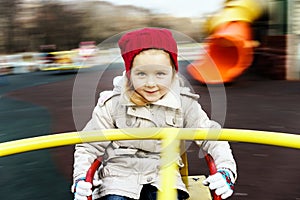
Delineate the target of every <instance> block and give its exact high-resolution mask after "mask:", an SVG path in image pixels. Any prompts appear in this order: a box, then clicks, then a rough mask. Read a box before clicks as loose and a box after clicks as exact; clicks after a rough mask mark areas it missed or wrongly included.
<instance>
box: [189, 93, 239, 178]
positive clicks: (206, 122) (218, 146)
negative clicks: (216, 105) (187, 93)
mask: <svg viewBox="0 0 300 200" xmlns="http://www.w3.org/2000/svg"><path fill="white" fill-rule="evenodd" d="M187 102H189V103H187V104H186V105H187V106H186V108H185V112H184V113H185V116H184V118H185V119H187V120H185V128H212V129H217V130H218V129H221V126H220V125H219V124H218V123H217V122H215V121H213V120H210V119H209V117H208V116H207V114H206V113H205V112H204V110H203V109H202V108H201V105H200V104H199V103H198V101H196V100H195V99H191V98H190V99H189V100H188V101H187ZM196 144H197V145H198V146H200V147H201V148H202V149H203V150H204V151H206V152H207V153H209V154H210V155H211V156H212V157H213V159H214V161H215V164H216V167H217V169H221V168H227V169H230V170H231V171H232V173H233V175H234V177H235V179H236V177H237V169H236V162H235V159H234V157H233V154H232V150H231V148H230V145H229V143H228V142H227V141H208V140H205V141H196Z"/></svg>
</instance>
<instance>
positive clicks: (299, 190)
mask: <svg viewBox="0 0 300 200" xmlns="http://www.w3.org/2000/svg"><path fill="white" fill-rule="evenodd" d="M236 2H239V3H241V4H239V5H236ZM253 2H254V4H252V3H253ZM237 4H238V3H237ZM252 5H254V6H256V7H255V8H257V9H251V8H253V7H252ZM232 8H234V11H236V9H235V8H238V9H237V10H238V11H237V12H233V11H232ZM225 10H226V11H228V13H230V14H228V13H227V12H225ZM232 13H233V14H232ZM299 19H300V1H298V0H293V1H289V0H266V1H263V0H252V1H251V0H240V1H230V0H212V1H211V2H205V3H204V1H188V0H185V1H177V0H176V1H175V0H173V1H158V0H153V1H149V0H148V1H146V0H145V1H143V0H138V1H133V0H132V1H125V0H124V1H120V0H119V1H113V0H110V1H100V0H99V1H96V0H94V1H90V0H86V1H76V0H64V1H63V0H61V1H59V0H0V97H1V98H0V101H1V103H0V142H7V141H11V140H16V139H21V138H29V137H34V136H41V135H48V134H54V133H62V132H69V131H75V130H78V129H80V128H82V126H84V124H85V123H86V122H87V121H88V119H89V117H90V114H91V112H92V109H93V107H94V104H95V102H96V99H97V96H98V93H99V92H100V91H102V90H107V89H111V88H112V79H113V77H114V76H116V75H119V74H121V73H122V71H123V64H122V60H121V58H120V55H119V51H118V49H117V48H116V44H111V42H112V41H111V40H107V39H108V38H110V37H112V36H116V37H118V36H117V35H118V34H120V33H122V32H124V31H127V30H130V29H135V28H141V27H149V26H150V27H164V28H169V29H172V30H175V31H177V32H178V33H181V34H183V35H185V36H186V37H183V39H182V40H180V41H179V56H180V59H179V60H180V61H179V64H180V66H181V67H180V73H182V74H183V75H184V76H185V78H186V79H187V80H188V81H189V82H190V84H191V85H192V86H193V88H194V90H195V92H197V93H199V94H200V95H201V99H200V103H201V104H202V106H203V108H204V109H205V110H206V111H207V112H208V114H209V115H210V114H211V109H212V108H211V99H210V93H209V91H208V90H209V88H208V87H210V86H211V85H210V86H208V84H206V83H207V82H206V81H210V80H209V79H205V80H204V81H203V79H202V78H201V77H199V76H198V75H199V74H198V75H197V73H199V71H198V72H197V70H200V69H201V66H200V64H199V62H197V61H202V60H204V58H203V49H204V48H206V46H205V45H207V44H209V41H210V40H212V39H218V38H217V37H216V34H215V33H216V32H218V31H219V30H220V29H219V25H220V24H221V25H223V24H224V23H228V22H229V23H231V22H236V21H238V22H239V21H242V22H246V23H247V24H248V25H249V27H250V29H249V30H250V31H251V36H250V37H248V38H246V39H243V40H241V41H242V43H241V42H238V44H243V45H242V48H241V49H240V46H238V47H237V50H236V51H238V52H239V51H240V50H241V52H244V51H243V50H244V49H247V51H246V52H248V50H249V49H250V53H251V59H248V60H247V62H246V61H245V62H242V63H241V66H242V67H243V69H242V70H241V71H240V72H239V73H238V74H237V75H235V76H230V77H229V79H225V78H227V77H221V78H220V79H218V81H217V82H216V83H217V84H216V85H214V83H213V86H212V87H214V88H218V87H219V84H220V83H222V86H224V87H225V89H226V98H227V102H226V103H227V105H226V107H227V113H226V119H225V122H224V127H225V128H241V129H254V130H265V131H276V132H286V133H294V134H299V129H300V125H299V121H300V106H299V102H300V82H299V80H300V46H299V44H300V20H299ZM240 33H241V31H239V30H238V29H237V30H234V31H232V32H231V34H232V35H237V37H238V38H239V37H240ZM187 38H188V39H187ZM216 41H217V44H218V45H220V44H221V45H223V44H224V43H223V42H224V40H222V41H221V40H216ZM239 41H240V40H239ZM114 42H115V41H114ZM99 44H101V45H100V46H99ZM226 44H228V43H226ZM218 45H216V46H218ZM212 46H213V45H211V47H212ZM213 47H215V46H213ZM212 49H213V48H212ZM214 49H218V48H214ZM228 50H229V49H227V50H225V49H222V51H221V54H224V52H228ZM208 52H210V53H211V57H212V58H214V55H216V58H217V59H220V60H221V59H222V58H221V56H220V54H219V53H216V54H213V53H212V51H208ZM250 53H249V54H250ZM234 55H236V54H234ZM237 55H238V56H237V60H238V61H236V62H240V60H242V59H243V58H244V57H243V56H240V54H237ZM241 55H242V54H241ZM229 57H230V58H232V57H231V56H229ZM112 59H113V62H112ZM224 62H225V61H224ZM193 63H194V66H195V69H196V72H195V73H196V75H195V74H194V73H193V72H191V70H189V69H191V68H189V66H190V65H193ZM221 63H222V62H221ZM198 67H199V68H198ZM238 67H239V66H238ZM200 71H201V70H200ZM231 71H232V70H231ZM224 73H226V72H224ZM79 74H80V80H81V81H82V83H83V84H82V85H81V87H80V88H79V90H80V95H82V97H83V96H87V95H90V93H93V92H94V91H93V90H94V84H95V83H94V82H93V81H92V80H97V81H99V82H97V88H96V92H94V94H93V95H94V96H93V97H92V98H93V99H94V101H92V102H88V101H85V100H84V98H82V99H80V101H79V105H76V106H77V109H78V110H79V112H80V111H82V110H84V111H85V112H82V113H81V123H79V125H78V124H76V123H77V122H76V123H75V122H74V118H73V117H74V116H73V114H74V113H73V109H74V104H73V103H74V102H73V101H74V99H73V98H74V94H73V90H74V85H75V81H76V76H78V75H79ZM99 74H101V79H100V80H98V79H97V77H98V76H99ZM200 74H201V73H200ZM210 83H211V82H210ZM223 83H224V84H225V85H223ZM77 89H78V88H77ZM78 126H79V127H78ZM231 145H232V148H233V151H234V155H235V157H236V160H237V163H238V168H239V179H238V182H237V185H236V192H235V194H234V195H233V196H232V197H231V198H230V199H282V200H283V199H284V200H285V199H294V200H295V199H300V184H299V180H300V173H299V167H298V166H299V164H300V161H299V160H300V159H299V158H300V152H299V150H296V149H290V148H282V147H274V146H267V145H258V144H245V143H238V142H232V143H231ZM73 148H74V147H73V146H66V147H58V148H51V149H44V150H38V151H32V152H27V153H21V154H17V155H11V156H6V157H1V158H0V177H1V179H0V199H15V200H23V199H32V200H35V199H39V200H50V199H57V200H60V199H72V198H73V196H72V194H71V192H70V187H71V184H72V162H73ZM188 154H189V161H190V165H189V167H190V172H191V174H198V173H202V172H203V173H206V174H207V168H206V166H205V163H204V161H203V160H201V159H199V158H198V157H199V156H198V149H197V148H196V147H195V146H191V147H190V149H189V151H188Z"/></svg>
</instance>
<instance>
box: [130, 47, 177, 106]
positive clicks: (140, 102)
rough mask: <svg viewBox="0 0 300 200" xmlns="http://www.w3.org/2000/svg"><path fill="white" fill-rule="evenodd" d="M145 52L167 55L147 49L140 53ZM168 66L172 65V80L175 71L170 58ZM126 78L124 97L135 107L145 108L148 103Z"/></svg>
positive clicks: (160, 51) (159, 50) (157, 50)
mask: <svg viewBox="0 0 300 200" xmlns="http://www.w3.org/2000/svg"><path fill="white" fill-rule="evenodd" d="M145 51H147V53H149V54H152V55H156V54H160V53H162V52H164V53H167V52H165V51H164V50H161V49H148V50H144V51H142V52H141V53H144V52H145ZM169 57H170V55H169ZM170 64H171V65H172V74H173V77H172V78H173V79H174V77H175V74H176V72H177V71H176V69H175V65H174V63H173V62H172V60H171V57H170ZM129 73H130V71H129ZM128 77H131V76H126V82H125V95H127V97H128V98H129V99H130V101H131V102H133V103H134V104H136V105H137V106H145V105H147V104H149V103H150V102H149V101H148V100H147V99H145V98H144V97H143V96H142V95H140V94H139V93H138V92H136V91H135V89H134V87H133V84H132V82H131V80H130V79H129V78H128Z"/></svg>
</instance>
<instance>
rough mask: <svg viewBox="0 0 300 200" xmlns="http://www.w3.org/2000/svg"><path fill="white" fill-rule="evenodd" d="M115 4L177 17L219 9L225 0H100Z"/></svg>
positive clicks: (199, 14)
mask: <svg viewBox="0 0 300 200" xmlns="http://www.w3.org/2000/svg"><path fill="white" fill-rule="evenodd" d="M102 1H107V2H110V3H113V4H115V5H133V6H137V7H143V8H147V9H150V10H151V11H152V12H157V13H167V14H171V15H174V16H177V17H201V16H202V15H203V14H204V13H210V12H214V11H217V10H219V9H220V8H221V7H222V6H223V3H224V1H225V0H102Z"/></svg>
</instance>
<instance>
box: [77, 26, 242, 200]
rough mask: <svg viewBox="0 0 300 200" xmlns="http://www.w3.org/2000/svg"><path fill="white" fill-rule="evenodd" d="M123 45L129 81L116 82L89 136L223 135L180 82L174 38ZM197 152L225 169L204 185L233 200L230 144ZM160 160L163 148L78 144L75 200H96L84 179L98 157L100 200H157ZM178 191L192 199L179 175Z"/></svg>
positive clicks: (136, 143) (161, 35)
mask: <svg viewBox="0 0 300 200" xmlns="http://www.w3.org/2000/svg"><path fill="white" fill-rule="evenodd" d="M118 44H119V47H120V50H121V53H122V57H123V60H124V63H125V71H126V73H125V74H124V75H123V76H122V77H117V78H115V79H114V89H113V90H112V91H106V92H102V93H101V94H100V98H99V100H98V103H97V105H96V107H95V109H94V112H93V115H92V118H91V120H90V121H89V122H88V124H87V125H86V127H85V128H84V131H88V130H100V129H113V128H121V129H125V128H137V127H141V128H146V127H176V128H220V126H219V124H217V123H216V122H214V121H212V120H210V119H209V118H208V116H207V115H206V113H205V112H204V111H203V110H202V108H201V106H200V104H199V103H198V100H197V99H198V95H196V94H193V93H191V91H190V90H189V89H188V88H186V87H183V86H182V84H181V81H180V78H179V76H178V74H177V72H178V61H177V52H178V51H177V44H176V41H175V40H174V38H173V36H172V33H171V32H170V31H169V30H167V29H159V28H143V29H139V30H135V31H132V32H129V33H127V34H125V35H124V36H123V37H121V39H120V40H119V42H118ZM191 113H192V114H191ZM141 131H142V129H141ZM128 134H130V133H128ZM197 144H198V145H199V146H200V147H201V148H202V149H204V150H205V151H207V152H208V153H210V154H211V155H212V157H213V158H214V159H215V163H216V166H217V169H218V173H216V174H215V175H212V176H209V177H208V178H207V179H206V180H205V181H204V182H203V184H206V185H209V187H210V188H211V189H216V193H217V194H218V195H221V197H222V198H223V199H225V198H228V197H229V196H231V195H232V193H233V184H234V182H235V179H236V176H237V172H236V163H235V160H234V158H233V155H232V152H231V149H230V146H229V144H228V142H224V141H197ZM159 153H160V141H159V140H128V141H112V142H96V143H89V144H86V143H85V144H77V145H76V150H75V153H74V173H73V179H74V183H73V187H72V191H73V192H74V193H75V195H74V196H75V199H76V200H85V199H87V198H86V196H89V195H91V194H92V190H91V189H92V187H93V186H92V185H91V184H90V183H87V182H85V181H84V178H85V174H86V172H87V169H88V168H89V166H90V165H91V163H92V162H93V161H94V159H95V158H97V157H99V156H103V158H104V160H103V165H102V168H101V170H100V173H99V180H100V181H97V180H95V181H94V186H96V190H95V191H94V192H93V197H94V199H100V200H113V199H114V200H117V199H118V200H128V199H142V200H148V199H149V200H150V199H156V193H157V188H158V187H159V181H158V178H159V177H158V173H159V164H160V160H159V159H160V156H159ZM178 157H179V159H178V164H179V166H180V161H181V160H180V156H178ZM176 187H177V189H178V199H180V200H182V199H187V198H188V196H189V195H188V191H187V189H186V186H185V185H184V183H183V182H182V179H181V176H180V173H179V172H178V173H177V184H176Z"/></svg>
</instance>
